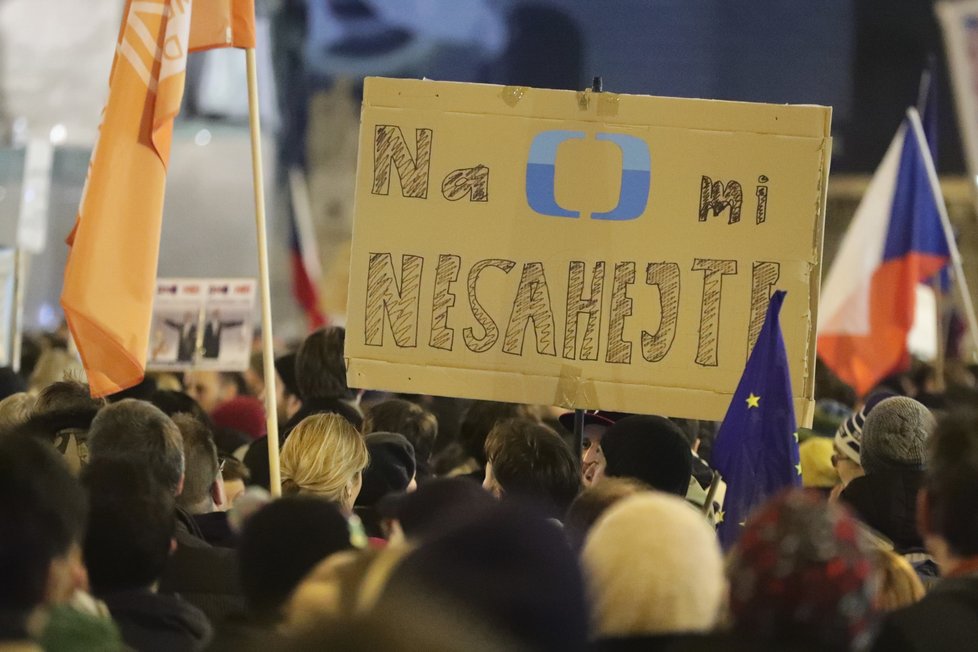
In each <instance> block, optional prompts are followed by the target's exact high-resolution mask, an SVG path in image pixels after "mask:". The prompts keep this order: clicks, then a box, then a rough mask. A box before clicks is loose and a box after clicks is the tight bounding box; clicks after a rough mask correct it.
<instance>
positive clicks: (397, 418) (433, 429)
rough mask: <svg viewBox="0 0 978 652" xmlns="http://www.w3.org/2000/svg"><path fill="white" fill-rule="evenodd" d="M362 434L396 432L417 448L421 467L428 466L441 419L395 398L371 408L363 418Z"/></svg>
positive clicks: (415, 405)
mask: <svg viewBox="0 0 978 652" xmlns="http://www.w3.org/2000/svg"><path fill="white" fill-rule="evenodd" d="M363 432H364V434H369V433H371V432H396V433H398V434H399V435H404V437H406V438H407V440H408V441H409V442H411V445H412V446H413V447H414V455H415V458H416V459H417V461H418V464H419V466H424V467H426V466H427V463H428V461H429V460H430V459H431V451H432V449H433V447H434V445H435V439H437V437H438V419H436V418H435V415H434V414H432V413H431V412H429V411H428V410H426V409H424V408H423V407H421V406H420V405H418V404H417V403H412V402H411V401H405V400H404V399H400V398H392V399H389V400H387V401H383V402H381V403H378V404H376V405H374V406H373V407H371V408H370V409H369V410H368V411H367V414H366V415H364V417H363Z"/></svg>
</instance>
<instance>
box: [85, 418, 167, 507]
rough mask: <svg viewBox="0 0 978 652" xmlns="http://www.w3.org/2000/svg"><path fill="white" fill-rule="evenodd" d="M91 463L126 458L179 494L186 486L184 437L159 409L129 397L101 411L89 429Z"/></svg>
mask: <svg viewBox="0 0 978 652" xmlns="http://www.w3.org/2000/svg"><path fill="white" fill-rule="evenodd" d="M88 454H89V462H90V463H92V462H95V461H97V460H102V459H112V460H125V461H128V462H130V463H132V464H135V465H137V466H139V467H140V468H141V469H143V471H144V472H148V473H150V474H152V475H153V476H154V477H155V478H156V480H157V481H158V482H159V483H160V484H162V485H163V486H164V487H166V488H167V489H169V490H170V492H171V494H172V495H174V496H177V495H179V494H180V491H181V490H182V489H183V470H184V457H183V438H182V437H181V435H180V429H179V428H177V426H176V424H175V423H173V420H172V419H170V417H168V416H166V415H165V414H163V412H161V411H160V409H159V408H157V407H156V406H154V405H151V404H149V403H146V402H144V401H137V400H135V399H126V400H124V401H119V402H118V403H113V404H112V405H109V406H107V407H105V408H102V410H101V411H100V412H99V413H98V416H96V417H95V420H94V421H92V427H91V429H90V430H89V432H88Z"/></svg>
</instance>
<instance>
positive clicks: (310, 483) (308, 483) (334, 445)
mask: <svg viewBox="0 0 978 652" xmlns="http://www.w3.org/2000/svg"><path fill="white" fill-rule="evenodd" d="M369 461H370V455H369V454H368V453H367V445H366V444H364V443H363V437H361V436H360V433H359V432H357V429H356V428H354V427H353V426H352V425H350V422H349V421H347V420H346V419H344V418H343V417H341V416H339V415H338V414H314V415H312V416H309V417H306V418H305V419H303V420H302V421H301V422H299V425H297V426H296V427H295V430H293V431H292V434H290V435H289V438H288V439H286V440H285V445H284V446H283V447H282V459H281V464H282V491H283V493H285V494H295V493H300V492H301V493H312V494H316V495H319V496H322V497H323V498H326V499H327V500H331V501H333V502H337V503H341V504H344V503H345V502H346V501H347V500H348V499H349V498H350V496H349V495H347V494H348V492H349V486H350V482H351V480H353V479H354V478H355V476H356V475H357V474H359V473H361V472H362V471H363V470H364V469H365V468H366V467H367V463H368V462H369Z"/></svg>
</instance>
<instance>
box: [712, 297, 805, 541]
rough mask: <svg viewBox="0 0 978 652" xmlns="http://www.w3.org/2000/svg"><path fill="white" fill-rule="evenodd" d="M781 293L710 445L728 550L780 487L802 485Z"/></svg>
mask: <svg viewBox="0 0 978 652" xmlns="http://www.w3.org/2000/svg"><path fill="white" fill-rule="evenodd" d="M784 295H785V292H784V291H783V290H779V291H777V292H775V293H774V296H772V297H771V303H770V304H769V305H768V309H767V317H766V318H765V319H764V326H763V327H762V328H761V333H760V335H759V336H758V338H757V343H756V344H755V345H754V350H753V351H752V352H751V354H750V357H749V358H748V360H747V366H746V367H745V368H744V375H743V376H741V378H740V384H738V385H737V391H736V392H734V395H733V400H731V402H730V407H729V408H727V415H726V416H725V417H724V419H723V423H722V424H721V425H720V431H719V432H718V433H717V439H716V443H715V444H714V446H713V456H712V458H711V459H712V462H713V465H714V468H716V470H717V471H719V472H720V475H721V476H722V477H723V479H724V481H726V483H727V496H726V499H725V501H724V511H723V512H722V513H721V514H720V515H718V516H722V520H721V521H720V525H719V529H718V534H719V536H720V543H721V544H722V545H723V547H724V548H725V549H726V548H729V547H730V546H731V545H733V543H734V542H735V541H736V540H737V538H738V537H739V536H740V530H741V526H742V525H743V523H744V521H745V519H746V518H747V516H748V514H750V512H751V510H753V509H754V508H755V507H757V506H758V505H760V504H761V503H763V502H764V501H765V500H766V499H767V498H768V497H769V496H771V495H772V494H774V493H776V492H778V491H779V490H780V489H782V488H783V487H788V486H797V485H800V484H801V460H800V458H799V456H798V435H797V428H796V427H795V411H794V404H793V402H792V398H791V377H790V376H789V373H788V355H787V353H786V352H785V348H784V338H783V337H782V336H781V321H780V319H779V314H780V313H781V304H782V303H783V302H784Z"/></svg>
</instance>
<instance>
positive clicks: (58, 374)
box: [29, 347, 85, 392]
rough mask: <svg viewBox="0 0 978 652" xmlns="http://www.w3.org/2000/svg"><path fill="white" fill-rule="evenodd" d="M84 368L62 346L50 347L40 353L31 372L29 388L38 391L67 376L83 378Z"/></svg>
mask: <svg viewBox="0 0 978 652" xmlns="http://www.w3.org/2000/svg"><path fill="white" fill-rule="evenodd" d="M84 377H85V370H84V369H83V368H82V365H81V362H79V361H78V358H76V357H75V356H73V355H71V354H70V353H68V351H66V350H65V349H64V348H61V347H50V348H48V349H46V350H45V351H44V352H43V353H41V355H40V357H39V358H38V359H37V364H36V365H34V370H33V371H32V372H31V377H30V382H29V389H30V391H31V392H39V391H41V390H42V389H44V388H45V387H47V386H48V385H50V384H52V383H56V382H59V381H62V380H65V379H67V378H84Z"/></svg>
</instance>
